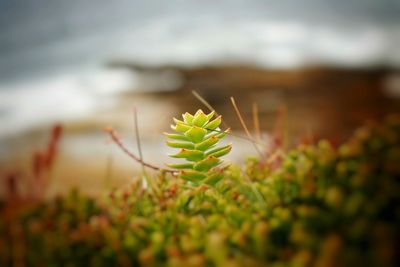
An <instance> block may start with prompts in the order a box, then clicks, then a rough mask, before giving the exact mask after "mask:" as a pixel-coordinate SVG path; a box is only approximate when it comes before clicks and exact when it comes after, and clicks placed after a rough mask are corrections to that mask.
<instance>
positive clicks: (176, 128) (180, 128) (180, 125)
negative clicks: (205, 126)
mask: <svg viewBox="0 0 400 267" xmlns="http://www.w3.org/2000/svg"><path fill="white" fill-rule="evenodd" d="M190 128H191V127H190V126H188V125H186V124H184V123H177V124H176V126H175V125H171V129H172V130H174V131H175V132H178V133H185V132H186V131H188V130H189V129H190Z"/></svg>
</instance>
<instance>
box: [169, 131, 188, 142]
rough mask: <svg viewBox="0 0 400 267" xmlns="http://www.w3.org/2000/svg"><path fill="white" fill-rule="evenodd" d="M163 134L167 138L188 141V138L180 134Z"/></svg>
mask: <svg viewBox="0 0 400 267" xmlns="http://www.w3.org/2000/svg"><path fill="white" fill-rule="evenodd" d="M164 135H165V136H166V137H168V138H171V139H174V140H180V141H190V139H189V138H187V137H186V136H184V135H182V134H171V133H164Z"/></svg>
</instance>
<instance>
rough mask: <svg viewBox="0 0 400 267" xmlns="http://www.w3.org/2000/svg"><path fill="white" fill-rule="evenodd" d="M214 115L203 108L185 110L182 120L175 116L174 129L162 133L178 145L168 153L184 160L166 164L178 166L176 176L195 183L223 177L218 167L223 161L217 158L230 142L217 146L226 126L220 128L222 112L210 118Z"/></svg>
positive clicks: (212, 180)
mask: <svg viewBox="0 0 400 267" xmlns="http://www.w3.org/2000/svg"><path fill="white" fill-rule="evenodd" d="M213 116H214V112H211V113H209V114H205V113H204V112H203V111H202V110H198V111H197V112H196V114H194V115H191V114H189V113H187V112H186V113H185V114H183V115H182V118H183V121H182V120H178V119H175V118H174V122H175V125H171V128H172V130H174V131H175V133H173V134H171V133H165V135H166V136H167V137H168V138H170V139H172V140H173V141H167V145H168V146H170V147H173V148H180V149H181V150H180V151H179V152H178V153H177V154H175V155H171V157H173V158H182V159H185V160H186V161H187V162H186V163H184V164H169V165H168V166H169V167H171V168H175V169H179V170H180V173H179V176H180V177H181V178H183V179H185V180H188V181H190V182H191V183H192V184H195V185H199V184H201V183H205V184H209V185H214V184H216V183H217V182H218V181H219V180H220V179H221V178H222V177H223V170H222V169H221V168H218V167H217V166H218V165H220V164H221V163H222V160H220V159H219V158H220V157H222V156H224V155H226V154H228V153H229V152H230V151H231V149H232V146H231V145H226V146H217V144H218V142H219V141H220V140H221V139H222V138H224V137H225V135H226V134H227V133H228V130H226V131H221V129H220V128H219V126H220V124H221V116H218V117H217V118H215V119H213V120H212V118H213Z"/></svg>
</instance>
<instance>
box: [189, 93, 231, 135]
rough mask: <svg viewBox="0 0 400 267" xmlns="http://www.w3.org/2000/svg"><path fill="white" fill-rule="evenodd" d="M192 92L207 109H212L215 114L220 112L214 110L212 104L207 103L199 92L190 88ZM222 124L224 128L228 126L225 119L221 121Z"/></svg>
mask: <svg viewBox="0 0 400 267" xmlns="http://www.w3.org/2000/svg"><path fill="white" fill-rule="evenodd" d="M192 94H193V95H194V96H195V97H196V98H197V99H198V100H199V101H200V102H201V103H203V105H204V106H206V107H207V108H208V110H209V111H214V113H215V115H217V116H219V115H220V114H219V113H218V112H217V111H216V110H215V108H213V106H211V104H210V103H208V101H207V100H205V99H204V97H202V96H201V95H200V94H199V93H197V92H196V91H195V90H192ZM222 125H223V126H224V127H225V128H230V127H229V125H228V124H226V122H225V121H222Z"/></svg>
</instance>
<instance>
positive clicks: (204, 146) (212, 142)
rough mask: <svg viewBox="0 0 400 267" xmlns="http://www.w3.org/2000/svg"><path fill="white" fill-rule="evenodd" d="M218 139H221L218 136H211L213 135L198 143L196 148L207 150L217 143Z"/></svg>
mask: <svg viewBox="0 0 400 267" xmlns="http://www.w3.org/2000/svg"><path fill="white" fill-rule="evenodd" d="M218 141H219V139H218V138H217V137H215V136H211V137H209V138H207V139H206V140H204V141H203V142H201V143H198V144H197V145H196V149H198V150H202V151H205V150H207V149H209V148H210V147H212V146H213V145H215V144H216V143H217V142H218Z"/></svg>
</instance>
